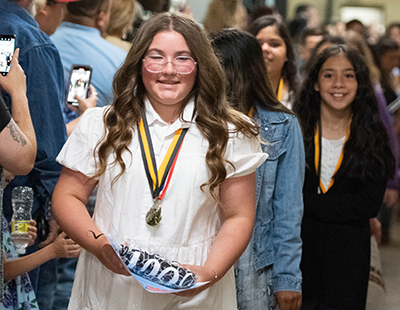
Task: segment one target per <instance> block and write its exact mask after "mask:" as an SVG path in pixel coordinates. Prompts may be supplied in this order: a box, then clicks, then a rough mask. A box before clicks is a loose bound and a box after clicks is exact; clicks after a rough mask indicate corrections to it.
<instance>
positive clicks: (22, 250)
mask: <svg viewBox="0 0 400 310" xmlns="http://www.w3.org/2000/svg"><path fill="white" fill-rule="evenodd" d="M25 252H26V250H25V248H20V249H17V253H18V254H25Z"/></svg>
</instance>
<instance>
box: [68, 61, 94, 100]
mask: <svg viewBox="0 0 400 310" xmlns="http://www.w3.org/2000/svg"><path fill="white" fill-rule="evenodd" d="M91 73H92V70H91V69H90V67H87V66H82V67H73V68H72V69H71V73H70V76H71V77H70V82H69V91H68V103H70V104H72V105H78V100H76V99H74V96H75V95H78V96H79V97H82V98H86V97H87V94H88V90H89V84H90V75H91Z"/></svg>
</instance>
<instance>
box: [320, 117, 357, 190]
mask: <svg viewBox="0 0 400 310" xmlns="http://www.w3.org/2000/svg"><path fill="white" fill-rule="evenodd" d="M320 123H321V122H319V125H318V127H317V130H316V131H315V135H314V145H315V158H314V165H315V170H316V171H317V174H318V179H319V188H320V189H321V191H322V193H324V194H325V193H326V192H327V191H328V190H329V189H330V188H331V187H332V185H333V183H334V182H335V180H334V178H333V177H332V178H331V181H330V182H329V185H328V188H325V186H324V184H323V183H322V180H321V160H322V130H321V125H320ZM349 136H350V126H349V128H348V129H347V133H346V139H345V141H344V143H343V147H342V151H341V153H340V156H339V160H338V162H337V164H336V168H335V172H334V173H333V175H335V174H336V172H337V171H338V170H339V168H340V165H341V164H342V161H343V151H344V146H345V144H346V142H347V140H348V139H349Z"/></svg>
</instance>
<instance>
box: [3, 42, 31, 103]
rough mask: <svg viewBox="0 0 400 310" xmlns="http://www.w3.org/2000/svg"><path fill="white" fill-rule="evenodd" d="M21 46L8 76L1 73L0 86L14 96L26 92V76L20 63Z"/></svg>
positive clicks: (12, 61)
mask: <svg viewBox="0 0 400 310" xmlns="http://www.w3.org/2000/svg"><path fill="white" fill-rule="evenodd" d="M18 56H19V48H17V49H16V50H15V52H14V55H13V57H12V59H11V69H10V72H8V74H7V75H6V76H2V75H0V86H1V87H2V88H3V89H4V90H5V91H6V92H7V93H9V94H10V96H11V97H13V96H14V95H15V94H18V93H19V94H24V95H25V94H26V76H25V72H24V70H23V69H22V68H21V66H20V65H19V63H18Z"/></svg>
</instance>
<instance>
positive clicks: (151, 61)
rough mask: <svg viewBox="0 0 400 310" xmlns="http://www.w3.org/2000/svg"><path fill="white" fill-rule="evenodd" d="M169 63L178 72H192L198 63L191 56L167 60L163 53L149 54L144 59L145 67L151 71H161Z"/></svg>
mask: <svg viewBox="0 0 400 310" xmlns="http://www.w3.org/2000/svg"><path fill="white" fill-rule="evenodd" d="M168 63H171V64H172V65H173V66H174V68H175V71H176V73H178V74H190V73H192V71H193V70H194V68H195V67H196V65H197V62H195V61H194V59H193V58H192V57H189V56H177V57H175V58H174V59H173V60H172V61H167V60H166V59H165V57H164V56H161V55H147V56H146V57H144V59H143V64H144V66H145V68H146V69H147V71H149V72H151V73H161V72H162V71H163V70H164V68H165V67H166V65H167V64H168Z"/></svg>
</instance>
